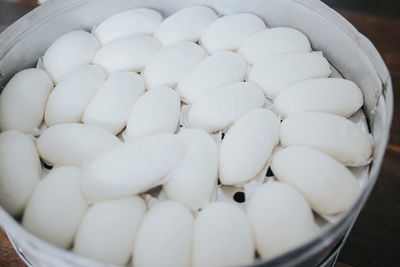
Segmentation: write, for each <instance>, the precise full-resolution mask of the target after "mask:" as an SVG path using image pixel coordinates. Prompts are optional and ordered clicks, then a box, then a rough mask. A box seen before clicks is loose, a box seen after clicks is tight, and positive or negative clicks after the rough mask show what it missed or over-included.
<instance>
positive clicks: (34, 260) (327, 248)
mask: <svg viewBox="0 0 400 267" xmlns="http://www.w3.org/2000/svg"><path fill="white" fill-rule="evenodd" d="M196 4H202V5H207V6H209V7H212V8H213V9H214V10H216V11H217V12H218V13H220V14H221V15H226V14H232V13H239V12H250V13H254V14H256V15H258V16H260V17H261V18H263V19H264V20H265V21H266V22H267V25H268V26H270V27H276V26H289V27H294V28H297V29H299V30H301V31H303V32H304V33H305V34H306V35H307V36H308V37H309V39H310V41H311V44H312V47H313V49H314V50H319V51H323V53H324V55H325V57H326V58H327V59H328V60H329V61H330V63H331V64H332V65H333V66H334V67H335V68H336V69H337V70H338V71H339V72H340V74H341V75H342V76H343V77H345V78H347V79H350V80H352V81H354V82H356V83H357V85H358V86H359V87H360V88H361V89H362V91H363V94H364V103H365V104H364V106H363V110H364V112H365V114H366V116H367V119H368V125H369V127H370V130H371V132H372V134H373V141H374V155H373V162H372V164H371V165H370V169H369V178H368V185H367V186H366V187H365V188H364V190H363V192H362V194H361V195H360V196H359V198H358V199H357V201H356V203H354V205H353V206H352V207H351V208H350V209H349V210H348V211H347V212H346V213H345V214H344V215H343V216H342V217H341V218H340V220H339V221H338V222H337V223H334V224H329V225H327V226H326V227H324V228H323V230H322V231H321V233H320V235H318V236H317V237H316V238H314V239H313V240H311V241H310V242H308V243H306V244H304V245H303V246H301V247H298V248H297V249H295V250H292V251H289V252H288V253H286V254H284V255H281V256H279V257H277V258H274V259H272V260H270V261H266V262H265V261H257V262H256V263H255V266H261V265H262V266H331V265H333V264H334V262H335V261H336V258H337V255H338V253H339V251H340V249H341V247H342V246H343V244H344V241H345V240H346V237H347V235H348V234H349V232H350V230H351V228H352V226H353V224H354V222H355V220H356V218H357V216H358V214H359V212H360V210H361V208H362V207H363V206H364V204H365V202H366V200H367V198H368V196H369V195H370V193H371V190H372V188H373V186H374V184H375V182H376V179H377V178H378V173H379V169H380V167H381V164H382V160H383V156H384V153H385V147H386V144H387V142H388V138H389V130H390V122H391V119H392V113H393V91H392V84H391V80H390V75H389V72H388V70H387V68H386V66H385V64H384V62H383V60H382V58H381V57H380V55H379V54H378V52H377V50H376V49H375V47H374V46H373V45H372V43H371V42H370V41H369V40H368V39H367V38H365V37H364V36H363V35H361V34H360V33H359V32H358V31H357V30H356V29H355V28H354V27H353V26H352V25H351V24H350V23H349V22H348V21H347V20H345V19H344V18H343V17H342V16H340V15H339V14H338V13H336V12H335V11H333V10H332V9H330V8H329V7H327V6H326V5H325V4H323V3H321V2H320V1H318V0H247V1H243V0H169V1H161V0H69V1H62V0H54V1H49V2H47V3H46V4H44V5H43V6H41V7H39V8H36V9H35V10H33V11H32V12H30V13H29V14H27V15H25V16H24V17H22V18H21V19H20V20H18V21H17V22H15V23H14V24H13V25H11V26H10V27H9V28H8V29H6V30H5V31H4V32H3V33H1V34H0V86H1V88H2V87H4V85H5V84H6V83H7V81H8V80H9V79H10V78H11V77H12V75H13V74H15V73H16V72H17V71H20V70H22V69H24V68H28V67H32V66H35V64H36V62H37V60H38V58H39V57H40V56H41V55H43V54H44V52H45V50H46V49H47V47H49V46H50V44H51V43H52V42H53V41H54V40H55V39H56V38H57V37H59V36H60V35H62V34H63V33H65V32H68V31H71V30H75V29H79V28H83V29H86V30H89V31H90V30H91V28H92V27H93V26H95V25H96V24H98V23H99V22H100V21H102V20H103V19H105V18H106V17H108V16H110V15H111V14H114V13H116V12H118V11H122V10H125V9H128V8H134V7H149V8H154V9H157V10H158V11H160V12H161V13H162V14H163V15H164V16H168V15H170V14H172V13H174V12H175V11H177V10H179V9H182V8H184V7H187V6H191V5H196ZM0 225H1V227H3V228H4V229H5V230H6V231H7V233H8V235H9V237H10V240H12V242H13V244H14V246H15V248H16V250H17V251H18V253H19V254H20V256H21V257H22V258H23V259H25V260H26V261H27V263H28V264H31V265H33V266H58V267H59V266H104V265H102V264H99V263H97V262H94V261H91V260H89V259H85V258H82V257H79V256H77V255H75V254H73V253H71V252H68V251H64V250H62V249H58V248H57V247H54V246H52V245H50V244H47V243H46V242H44V241H42V240H40V239H38V238H36V237H35V236H33V235H31V234H30V233H28V232H26V231H25V230H24V229H23V228H22V227H21V226H20V224H19V223H18V222H17V221H16V220H15V219H14V218H12V217H11V216H10V215H9V214H7V213H6V212H5V211H4V209H2V208H0ZM155 256H156V255H155Z"/></svg>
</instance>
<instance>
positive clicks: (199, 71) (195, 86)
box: [176, 51, 247, 103]
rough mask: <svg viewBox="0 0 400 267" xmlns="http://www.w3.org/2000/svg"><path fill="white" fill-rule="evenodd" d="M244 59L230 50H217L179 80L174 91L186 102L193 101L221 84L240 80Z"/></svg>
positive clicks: (243, 68)
mask: <svg viewBox="0 0 400 267" xmlns="http://www.w3.org/2000/svg"><path fill="white" fill-rule="evenodd" d="M246 68H247V65H246V61H245V60H244V59H243V57H242V56H239V55H237V54H235V53H233V52H230V51H224V52H218V53H215V54H213V55H211V56H209V57H207V58H205V59H204V60H203V61H202V62H200V63H199V64H198V65H197V66H196V67H194V68H193V69H192V70H191V71H189V72H188V73H186V74H185V75H184V76H183V77H182V79H181V80H180V81H179V83H178V86H177V88H176V91H177V92H178V93H179V95H180V96H181V98H182V100H183V101H184V102H186V103H194V102H196V101H197V100H198V99H199V98H200V97H201V96H203V95H204V94H205V93H207V92H209V91H210V90H212V89H215V88H217V87H220V86H222V85H225V84H228V83H232V82H241V81H243V79H244V75H245V73H246Z"/></svg>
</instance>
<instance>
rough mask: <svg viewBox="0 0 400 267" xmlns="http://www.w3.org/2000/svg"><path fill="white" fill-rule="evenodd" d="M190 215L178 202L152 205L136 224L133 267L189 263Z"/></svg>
mask: <svg viewBox="0 0 400 267" xmlns="http://www.w3.org/2000/svg"><path fill="white" fill-rule="evenodd" d="M192 230H193V215H192V214H191V213H190V211H189V210H188V209H187V208H185V207H184V206H183V205H182V204H179V203H178V202H174V201H164V202H161V203H159V204H157V205H156V206H154V207H152V208H151V209H150V210H149V211H148V212H147V214H146V215H145V217H144V218H143V222H142V224H141V225H140V228H139V231H138V233H137V238H136V242H135V246H134V251H133V261H132V263H133V266H135V267H153V266H154V267H162V266H165V267H169V266H174V267H186V266H190V261H191V247H192Z"/></svg>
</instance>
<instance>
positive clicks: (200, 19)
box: [154, 6, 218, 46]
mask: <svg viewBox="0 0 400 267" xmlns="http://www.w3.org/2000/svg"><path fill="white" fill-rule="evenodd" d="M217 18H218V16H217V14H215V12H214V10H212V9H211V8H209V7H205V6H191V7H187V8H184V9H181V10H179V11H178V12H176V13H174V14H172V15H171V16H169V17H168V18H166V19H165V20H164V21H163V22H162V23H161V24H160V27H159V28H158V29H157V31H156V32H155V33H154V36H155V37H157V38H158V39H160V41H161V43H162V44H163V45H164V46H167V45H170V44H173V43H176V42H179V41H192V42H197V41H198V40H199V39H200V36H201V34H202V33H203V31H204V29H205V28H206V27H207V26H208V25H209V24H210V23H211V22H212V21H214V20H216V19H217Z"/></svg>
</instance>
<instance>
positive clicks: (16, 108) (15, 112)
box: [0, 69, 53, 133]
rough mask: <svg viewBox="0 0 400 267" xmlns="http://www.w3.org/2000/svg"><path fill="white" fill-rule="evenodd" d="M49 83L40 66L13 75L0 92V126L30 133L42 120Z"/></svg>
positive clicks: (50, 85)
mask: <svg viewBox="0 0 400 267" xmlns="http://www.w3.org/2000/svg"><path fill="white" fill-rule="evenodd" d="M52 89H53V83H52V81H51V79H50V77H49V76H48V75H47V73H46V72H45V71H43V70H40V69H26V70H23V71H20V72H18V73H17V74H15V75H14V76H13V77H12V78H11V80H10V81H9V82H8V83H7V85H6V87H4V89H3V90H2V91H1V94H0V129H1V131H5V130H18V131H21V132H24V133H29V132H32V131H33V130H34V129H35V128H38V127H39V125H40V123H41V122H42V121H43V114H44V109H45V106H46V101H47V98H48V97H49V94H50V92H51V90H52Z"/></svg>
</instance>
